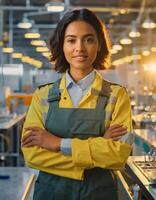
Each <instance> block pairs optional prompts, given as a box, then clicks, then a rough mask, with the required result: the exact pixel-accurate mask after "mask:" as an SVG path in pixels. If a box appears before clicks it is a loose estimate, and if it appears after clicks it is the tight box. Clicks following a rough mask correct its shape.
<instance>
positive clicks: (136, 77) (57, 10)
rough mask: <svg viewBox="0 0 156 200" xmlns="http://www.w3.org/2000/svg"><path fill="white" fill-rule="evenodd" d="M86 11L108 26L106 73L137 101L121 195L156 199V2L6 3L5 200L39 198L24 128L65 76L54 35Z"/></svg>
mask: <svg viewBox="0 0 156 200" xmlns="http://www.w3.org/2000/svg"><path fill="white" fill-rule="evenodd" d="M80 8H87V9H89V10H91V11H93V12H94V13H95V14H96V15H97V16H98V17H99V18H100V19H101V20H102V22H103V23H104V24H105V25H106V28H107V31H108V34H109V37H110V41H111V50H110V52H111V64H110V65H109V66H106V69H105V70H99V72H100V74H101V75H102V77H103V78H104V79H106V80H108V81H111V82H113V83H116V84H120V85H122V86H124V87H125V88H126V90H127V93H128V95H129V98H130V102H131V108H132V122H133V129H134V131H133V135H134V141H133V148H132V152H131V155H130V156H129V158H128V160H127V162H126V165H125V167H124V169H122V170H118V171H116V173H117V183H118V199H119V200H132V199H134V200H156V79H155V77H156V60H155V58H156V14H155V13H156V1H155V0H105V1H101V0H96V1H95V0H23V1H20V0H0V199H2V200H13V199H14V200H32V199H33V197H32V196H33V191H34V183H35V180H36V177H37V174H38V171H37V170H34V169H32V168H28V167H27V166H26V163H25V161H24V158H23V153H22V151H21V134H22V127H23V123H24V121H25V117H26V113H27V111H28V108H29V106H30V103H31V100H32V97H33V93H34V91H35V89H36V88H37V87H39V86H40V85H44V84H48V83H51V82H54V81H56V80H58V79H59V78H60V77H61V74H60V73H58V72H56V71H55V69H54V65H55V63H54V62H51V61H50V56H51V53H50V49H49V38H50V36H51V35H52V34H53V33H54V30H55V28H56V26H57V23H58V22H59V20H60V19H61V18H62V17H63V14H64V13H66V12H67V11H68V10H72V9H80ZM8 188H9V189H8ZM64 200H66V199H64ZM97 200H98V199H97Z"/></svg>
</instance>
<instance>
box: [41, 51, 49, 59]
mask: <svg viewBox="0 0 156 200" xmlns="http://www.w3.org/2000/svg"><path fill="white" fill-rule="evenodd" d="M42 55H43V56H45V57H46V58H50V56H51V53H50V52H43V53H42Z"/></svg>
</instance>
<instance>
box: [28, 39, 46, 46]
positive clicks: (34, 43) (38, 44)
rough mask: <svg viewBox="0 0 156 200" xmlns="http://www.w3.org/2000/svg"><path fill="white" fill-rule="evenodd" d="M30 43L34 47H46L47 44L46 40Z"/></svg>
mask: <svg viewBox="0 0 156 200" xmlns="http://www.w3.org/2000/svg"><path fill="white" fill-rule="evenodd" d="M30 43H31V45H33V46H46V42H45V41H44V40H32V41H31V42H30Z"/></svg>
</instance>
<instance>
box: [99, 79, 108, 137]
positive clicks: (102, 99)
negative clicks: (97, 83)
mask: <svg viewBox="0 0 156 200" xmlns="http://www.w3.org/2000/svg"><path fill="white" fill-rule="evenodd" d="M110 93H111V83H110V82H108V81H106V80H103V82H102V89H101V91H100V92H99V94H98V95H99V97H98V102H97V105H96V110H97V112H96V115H97V116H98V118H99V116H101V117H100V118H101V119H105V115H106V110H105V108H106V105H107V104H108V100H109V97H110ZM101 129H102V130H101V133H102V134H103V133H104V132H105V123H104V122H103V123H102V127H101ZM102 136H103V135H102Z"/></svg>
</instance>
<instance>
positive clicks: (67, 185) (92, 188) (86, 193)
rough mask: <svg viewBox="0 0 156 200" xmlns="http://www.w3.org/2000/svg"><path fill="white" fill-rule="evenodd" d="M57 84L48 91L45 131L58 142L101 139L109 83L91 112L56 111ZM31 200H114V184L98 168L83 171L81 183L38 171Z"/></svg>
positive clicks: (112, 178)
mask: <svg viewBox="0 0 156 200" xmlns="http://www.w3.org/2000/svg"><path fill="white" fill-rule="evenodd" d="M59 84H60V80H58V81H56V82H55V83H54V85H53V87H52V89H50V90H49V95H48V102H49V110H48V114H47V119H46V123H45V127H46V129H47V130H48V131H49V132H51V133H53V134H54V135H56V136H58V137H62V138H79V139H88V138H89V137H100V136H101V137H102V136H103V133H104V131H105V127H104V119H105V107H106V105H107V102H108V99H109V95H110V91H111V90H110V83H109V82H106V81H105V80H103V85H102V90H101V92H100V93H99V94H98V102H97V105H96V108H95V109H79V108H59V100H60V98H61V94H60V91H59ZM80 148H81V147H80ZM33 199H34V200H44V199H46V200H109V199H110V200H117V188H116V181H115V177H113V173H112V172H111V171H110V170H106V169H102V168H98V167H96V168H93V169H86V170H85V171H84V180H83V181H81V180H74V179H70V178H65V177H62V176H57V175H53V174H49V173H46V172H42V171H40V172H39V176H38V179H37V181H36V183H35V190H34V198H33Z"/></svg>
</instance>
